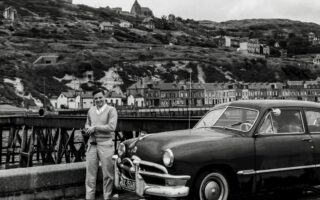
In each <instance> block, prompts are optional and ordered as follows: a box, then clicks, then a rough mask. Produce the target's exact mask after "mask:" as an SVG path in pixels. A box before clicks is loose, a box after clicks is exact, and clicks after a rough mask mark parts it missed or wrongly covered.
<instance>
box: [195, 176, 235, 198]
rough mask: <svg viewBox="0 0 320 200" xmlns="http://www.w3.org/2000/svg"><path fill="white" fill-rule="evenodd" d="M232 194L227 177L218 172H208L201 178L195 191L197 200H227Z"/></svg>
mask: <svg viewBox="0 0 320 200" xmlns="http://www.w3.org/2000/svg"><path fill="white" fill-rule="evenodd" d="M229 193H230V189H229V184H228V181H227V179H226V178H225V176H224V175H223V174H222V173H220V172H218V171H215V172H206V173H203V174H201V175H200V176H199V178H198V180H197V182H196V185H195V191H194V195H195V196H194V199H197V200H227V199H228V196H229Z"/></svg>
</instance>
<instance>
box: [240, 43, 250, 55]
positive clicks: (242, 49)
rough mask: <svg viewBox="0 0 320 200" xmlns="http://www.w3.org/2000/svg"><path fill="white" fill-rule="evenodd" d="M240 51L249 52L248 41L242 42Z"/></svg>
mask: <svg viewBox="0 0 320 200" xmlns="http://www.w3.org/2000/svg"><path fill="white" fill-rule="evenodd" d="M239 52H240V53H243V54H248V42H240V48H239Z"/></svg>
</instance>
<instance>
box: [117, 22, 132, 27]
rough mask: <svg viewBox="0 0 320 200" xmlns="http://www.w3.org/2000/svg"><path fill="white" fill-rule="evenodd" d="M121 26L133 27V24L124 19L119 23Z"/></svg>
mask: <svg viewBox="0 0 320 200" xmlns="http://www.w3.org/2000/svg"><path fill="white" fill-rule="evenodd" d="M119 26H120V27H122V28H133V25H132V24H131V23H130V22H127V21H122V22H121V23H120V24H119Z"/></svg>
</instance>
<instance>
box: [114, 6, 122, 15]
mask: <svg viewBox="0 0 320 200" xmlns="http://www.w3.org/2000/svg"><path fill="white" fill-rule="evenodd" d="M111 10H113V11H114V12H115V13H117V14H120V13H121V12H122V8H121V7H116V8H111Z"/></svg>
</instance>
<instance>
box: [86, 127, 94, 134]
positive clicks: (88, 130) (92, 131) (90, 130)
mask: <svg viewBox="0 0 320 200" xmlns="http://www.w3.org/2000/svg"><path fill="white" fill-rule="evenodd" d="M95 131H96V127H95V126H91V127H89V128H87V130H86V134H88V135H92V134H94V132H95Z"/></svg>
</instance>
